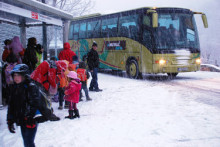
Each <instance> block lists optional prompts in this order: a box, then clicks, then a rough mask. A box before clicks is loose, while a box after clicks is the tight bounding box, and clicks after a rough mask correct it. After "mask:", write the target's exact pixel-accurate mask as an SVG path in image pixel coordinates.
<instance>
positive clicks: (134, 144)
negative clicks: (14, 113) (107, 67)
mask: <svg viewBox="0 0 220 147" xmlns="http://www.w3.org/2000/svg"><path fill="white" fill-rule="evenodd" d="M98 77H99V85H100V88H102V89H103V91H102V92H99V93H97V92H90V96H91V98H93V100H92V101H89V102H86V101H83V102H80V103H79V104H78V108H79V111H80V114H81V117H80V119H75V120H69V119H64V117H65V116H66V115H67V114H68V112H67V111H68V110H66V109H64V110H58V109H57V107H58V103H53V108H54V110H55V114H56V115H58V116H59V117H61V120H60V121H58V122H50V121H48V122H45V123H42V124H39V126H38V132H37V135H36V139H35V143H36V146H37V147H219V146H220V73H215V72H196V73H183V74H179V75H178V76H177V78H176V79H173V80H170V79H168V78H167V77H166V76H164V75H159V76H156V77H155V76H149V75H146V76H144V79H143V80H134V79H128V78H123V77H119V76H113V75H110V74H99V75H98ZM84 98H85V97H84ZM6 113H7V108H6V107H5V108H4V110H0V130H1V131H0V146H1V147H22V146H23V143H22V138H21V133H20V128H19V127H16V134H11V133H9V131H8V129H7V125H6Z"/></svg>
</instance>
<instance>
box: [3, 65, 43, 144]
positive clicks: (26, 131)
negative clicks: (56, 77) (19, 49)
mask: <svg viewBox="0 0 220 147" xmlns="http://www.w3.org/2000/svg"><path fill="white" fill-rule="evenodd" d="M27 74H28V66H27V65H25V64H18V65H16V66H15V67H14V68H13V70H12V71H11V75H12V77H13V81H14V84H11V85H10V87H9V89H10V91H11V92H10V93H9V97H10V99H9V104H8V113H7V124H8V129H9V131H10V132H11V133H15V128H14V123H16V124H17V125H18V126H20V127H21V135H22V138H23V142H24V146H25V147H28V146H29V147H30V146H35V145H34V138H35V135H36V132H37V124H36V122H35V119H34V116H35V113H36V111H37V108H38V104H40V97H39V89H38V87H37V86H36V85H35V84H34V83H33V82H31V80H30V79H29V78H28V77H27Z"/></svg>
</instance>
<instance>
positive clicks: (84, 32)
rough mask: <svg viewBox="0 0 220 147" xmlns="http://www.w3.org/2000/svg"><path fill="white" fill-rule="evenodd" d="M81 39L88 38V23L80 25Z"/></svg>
mask: <svg viewBox="0 0 220 147" xmlns="http://www.w3.org/2000/svg"><path fill="white" fill-rule="evenodd" d="M79 38H86V23H80V28H79Z"/></svg>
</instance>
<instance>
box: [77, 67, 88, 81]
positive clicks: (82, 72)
mask: <svg viewBox="0 0 220 147" xmlns="http://www.w3.org/2000/svg"><path fill="white" fill-rule="evenodd" d="M76 73H77V75H78V78H80V80H81V81H86V80H87V75H86V69H83V68H78V69H77V71H76Z"/></svg>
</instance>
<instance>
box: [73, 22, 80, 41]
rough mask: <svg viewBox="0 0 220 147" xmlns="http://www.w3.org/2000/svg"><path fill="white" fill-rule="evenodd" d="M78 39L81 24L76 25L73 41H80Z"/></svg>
mask: <svg viewBox="0 0 220 147" xmlns="http://www.w3.org/2000/svg"><path fill="white" fill-rule="evenodd" d="M78 38H79V24H74V29H73V39H74V40H78Z"/></svg>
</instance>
